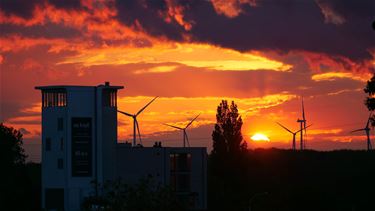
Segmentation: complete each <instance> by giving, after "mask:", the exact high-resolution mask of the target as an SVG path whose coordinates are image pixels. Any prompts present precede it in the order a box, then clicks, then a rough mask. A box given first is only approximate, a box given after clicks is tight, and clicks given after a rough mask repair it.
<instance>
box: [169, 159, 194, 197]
mask: <svg viewBox="0 0 375 211" xmlns="http://www.w3.org/2000/svg"><path fill="white" fill-rule="evenodd" d="M169 161H170V185H171V187H172V188H173V189H174V190H175V191H176V192H189V191H190V182H191V154H189V153H174V154H170V156H169Z"/></svg>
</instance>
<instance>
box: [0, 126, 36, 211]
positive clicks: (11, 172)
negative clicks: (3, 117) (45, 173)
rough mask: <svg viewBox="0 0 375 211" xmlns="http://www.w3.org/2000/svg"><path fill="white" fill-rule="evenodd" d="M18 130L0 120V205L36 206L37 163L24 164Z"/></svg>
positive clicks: (7, 207) (2, 208)
mask: <svg viewBox="0 0 375 211" xmlns="http://www.w3.org/2000/svg"><path fill="white" fill-rule="evenodd" d="M22 145H23V142H22V133H21V132H20V131H18V130H16V129H14V128H12V127H7V126H5V125H4V124H2V123H0V169H1V173H0V209H1V210H40V203H39V202H40V165H38V164H32V163H28V164H25V159H26V157H27V156H26V155H25V151H24V149H23V148H22Z"/></svg>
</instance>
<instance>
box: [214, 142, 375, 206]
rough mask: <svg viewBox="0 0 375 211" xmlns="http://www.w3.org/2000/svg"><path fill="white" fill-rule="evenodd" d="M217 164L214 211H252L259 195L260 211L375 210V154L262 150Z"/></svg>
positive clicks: (215, 164)
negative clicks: (249, 210)
mask: <svg viewBox="0 0 375 211" xmlns="http://www.w3.org/2000/svg"><path fill="white" fill-rule="evenodd" d="M215 162H216V161H215V158H214V159H213V157H212V156H211V157H210V160H209V165H208V166H209V178H208V183H209V188H208V190H209V192H208V199H209V202H208V204H209V210H248V209H249V201H250V199H251V198H252V197H253V196H255V195H256V196H255V197H254V198H253V199H252V203H251V204H252V206H251V210H254V211H265V210H269V211H274V210H289V211H290V210H330V211H334V210H342V211H344V210H348V211H352V210H375V200H374V197H375V182H374V178H375V165H374V164H375V153H374V152H367V151H332V152H317V151H303V152H299V151H297V152H293V151H291V150H279V149H256V150H249V151H248V152H247V153H244V154H243V155H242V156H241V157H240V158H238V160H234V161H227V162H224V163H222V164H220V163H215ZM220 166H221V167H220ZM223 167H225V168H223ZM265 192H267V193H268V194H265Z"/></svg>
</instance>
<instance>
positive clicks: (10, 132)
mask: <svg viewBox="0 0 375 211" xmlns="http://www.w3.org/2000/svg"><path fill="white" fill-rule="evenodd" d="M22 144H23V142H22V133H21V132H20V131H18V130H16V129H14V128H12V127H7V126H5V125H4V124H3V123H0V162H1V165H2V166H11V165H23V164H25V159H26V155H25V151H24V149H23V148H22Z"/></svg>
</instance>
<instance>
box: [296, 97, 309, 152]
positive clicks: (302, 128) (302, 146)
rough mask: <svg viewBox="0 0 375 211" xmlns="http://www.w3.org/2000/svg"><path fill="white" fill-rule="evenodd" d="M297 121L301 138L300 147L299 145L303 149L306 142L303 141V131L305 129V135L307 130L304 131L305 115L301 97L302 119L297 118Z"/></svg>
mask: <svg viewBox="0 0 375 211" xmlns="http://www.w3.org/2000/svg"><path fill="white" fill-rule="evenodd" d="M297 122H298V123H300V131H301V134H300V135H301V140H300V147H301V150H304V149H305V147H306V143H305V141H304V138H303V135H304V134H303V131H305V135H306V134H307V131H306V128H307V127H306V117H305V106H304V104H303V97H302V119H299V118H298V119H297Z"/></svg>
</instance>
